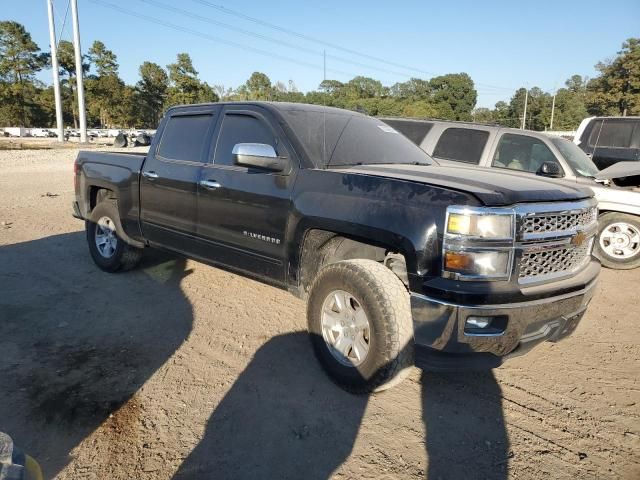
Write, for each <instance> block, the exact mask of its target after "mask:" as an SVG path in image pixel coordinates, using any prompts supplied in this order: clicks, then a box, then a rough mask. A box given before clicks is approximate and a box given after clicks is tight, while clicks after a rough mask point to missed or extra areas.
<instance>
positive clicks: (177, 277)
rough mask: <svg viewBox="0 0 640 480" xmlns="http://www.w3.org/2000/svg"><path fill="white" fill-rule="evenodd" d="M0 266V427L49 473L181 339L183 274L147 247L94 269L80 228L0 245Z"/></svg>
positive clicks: (186, 320)
mask: <svg viewBox="0 0 640 480" xmlns="http://www.w3.org/2000/svg"><path fill="white" fill-rule="evenodd" d="M0 266H1V267H0V268H1V270H0V392H1V393H0V397H1V401H0V430H1V431H4V432H6V433H8V434H9V435H11V436H12V437H13V439H14V441H15V443H16V444H17V445H20V446H22V447H23V448H24V449H25V450H27V451H28V452H29V453H30V454H31V455H32V456H33V457H35V458H36V459H37V460H38V461H39V463H40V464H41V466H42V468H43V471H44V475H45V478H51V477H53V476H55V475H56V474H57V473H58V472H60V471H61V470H62V469H63V468H64V467H65V465H66V464H67V463H68V462H69V461H70V456H69V455H70V452H71V451H72V449H73V448H74V447H76V446H77V445H78V444H79V443H80V442H81V441H82V440H83V439H85V438H86V437H87V436H88V435H90V434H91V433H92V432H93V431H94V430H95V429H96V428H97V427H98V426H100V425H101V424H102V423H103V422H104V421H105V420H106V419H107V418H109V416H110V415H111V414H112V413H114V412H116V411H117V410H118V409H119V408H121V407H122V406H123V405H124V404H125V403H127V402H130V401H131V399H132V397H133V396H134V394H135V392H137V391H138V389H139V388H140V387H141V386H142V385H143V384H144V383H145V381H146V380H147V379H148V378H149V377H150V376H151V375H153V374H154V373H155V372H156V371H157V370H158V369H159V368H160V367H161V366H162V365H163V364H164V363H165V362H166V361H167V360H168V359H169V358H170V357H171V356H172V354H173V353H174V352H175V351H176V349H177V348H178V347H179V346H180V345H181V344H182V342H183V341H184V340H185V339H186V338H187V336H188V335H189V333H190V332H191V327H192V317H193V313H192V308H191V305H190V303H189V301H188V299H187V298H186V297H185V296H184V294H183V293H182V290H181V289H180V281H181V280H182V279H183V278H184V277H185V276H186V275H188V274H189V273H190V272H189V271H187V270H185V260H183V259H180V258H174V257H170V256H168V255H165V254H162V253H159V252H150V254H149V255H147V254H146V253H145V257H144V259H143V262H142V265H141V267H140V268H139V269H138V270H136V271H134V272H130V273H128V274H126V275H119V274H116V275H110V274H107V273H103V272H101V271H100V270H99V269H98V268H97V267H96V266H95V265H94V264H93V262H92V261H91V257H90V256H89V254H88V251H87V246H86V243H85V237H84V233H81V232H77V233H71V234H62V235H55V236H50V237H46V238H42V239H39V240H34V241H29V242H24V243H19V244H15V245H8V246H3V247H0ZM129 413H131V412H129ZM134 413H135V412H134ZM127 418H128V419H129V420H131V421H132V422H134V423H135V422H137V421H138V419H135V418H131V417H130V416H127ZM118 428H119V430H120V434H123V433H124V434H126V431H124V430H126V428H127V425H124V424H121V425H118ZM132 428H133V427H132Z"/></svg>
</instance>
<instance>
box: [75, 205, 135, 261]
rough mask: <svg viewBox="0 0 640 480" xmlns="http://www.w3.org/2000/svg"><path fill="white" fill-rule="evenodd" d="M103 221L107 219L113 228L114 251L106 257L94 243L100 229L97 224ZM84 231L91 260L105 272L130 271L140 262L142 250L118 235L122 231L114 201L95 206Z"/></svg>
mask: <svg viewBox="0 0 640 480" xmlns="http://www.w3.org/2000/svg"><path fill="white" fill-rule="evenodd" d="M103 219H109V220H110V221H111V224H112V225H113V226H114V230H113V232H114V241H115V249H113V251H112V253H111V255H108V256H107V255H105V254H104V253H103V252H101V251H100V249H99V247H98V244H97V242H96V235H97V233H98V231H100V230H99V229H100V228H101V227H99V225H98V223H99V222H101V221H102V220H103ZM85 231H86V233H87V244H88V245H89V252H90V253H91V258H93V261H94V262H95V264H96V265H97V266H98V267H100V268H101V269H102V270H104V271H105V272H110V273H113V272H118V271H126V270H131V269H132V268H134V267H135V266H136V265H138V263H139V262H140V259H141V258H142V249H141V248H137V247H134V246H132V245H129V244H127V243H126V242H125V241H124V240H123V239H122V238H121V236H120V235H119V233H118V232H121V231H122V226H121V224H120V217H119V215H118V206H117V204H116V201H115V200H111V199H106V200H103V201H101V202H100V203H98V205H96V207H95V208H94V209H93V211H92V212H91V216H90V219H89V220H87V221H86V222H85Z"/></svg>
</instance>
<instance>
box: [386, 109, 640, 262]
mask: <svg viewBox="0 0 640 480" xmlns="http://www.w3.org/2000/svg"><path fill="white" fill-rule="evenodd" d="M381 120H382V121H384V122H385V123H387V124H388V125H390V126H392V127H393V128H394V129H396V130H397V131H399V132H400V133H402V134H403V135H405V136H406V137H408V138H409V139H410V140H411V141H413V142H414V143H415V144H416V145H418V146H419V147H420V148H422V149H423V150H424V151H426V152H427V153H428V154H429V155H431V156H432V157H434V158H435V159H436V160H437V161H438V163H442V164H447V163H449V162H455V164H457V165H460V164H461V163H462V164H466V165H468V166H469V167H470V168H478V167H480V168H501V169H508V170H512V171H518V172H522V174H524V175H540V176H544V177H548V178H551V179H553V180H554V181H562V182H570V183H572V184H576V183H579V184H582V185H586V186H589V187H590V188H591V189H592V190H593V191H594V193H595V196H596V198H597V200H598V209H599V217H598V220H599V227H598V239H597V242H596V245H595V249H594V252H595V254H596V256H597V257H598V258H599V259H600V261H601V262H602V264H603V265H604V266H606V267H609V268H616V269H630V268H636V267H639V266H640V189H638V188H637V187H629V188H620V187H616V186H615V185H613V184H612V182H611V180H612V179H614V178H616V176H630V175H638V174H640V162H623V163H624V164H626V165H623V163H618V164H616V165H613V166H611V167H609V168H607V169H605V170H602V171H600V170H598V167H596V165H595V164H594V163H593V162H592V161H591V159H590V158H589V157H588V156H587V155H586V154H585V153H584V152H583V151H582V150H581V149H580V148H579V147H578V146H576V145H575V144H573V143H572V142H570V141H569V140H566V139H564V138H561V137H556V136H550V135H547V134H545V133H541V132H533V131H528V130H517V129H514V128H504V127H500V126H492V125H480V124H474V123H465V122H447V121H435V120H433V121H432V120H414V119H406V118H381ZM550 221H553V219H550Z"/></svg>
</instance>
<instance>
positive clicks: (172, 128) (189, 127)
mask: <svg viewBox="0 0 640 480" xmlns="http://www.w3.org/2000/svg"><path fill="white" fill-rule="evenodd" d="M212 120H213V115H211V114H197V115H174V116H171V117H169V120H167V124H166V125H165V127H164V130H163V132H162V139H161V140H160V145H159V146H158V150H157V152H156V155H157V156H158V157H160V158H163V159H167V160H178V161H185V162H201V161H202V157H203V153H204V149H205V145H206V144H207V141H208V140H209V137H210V134H209V129H210V127H211V123H212Z"/></svg>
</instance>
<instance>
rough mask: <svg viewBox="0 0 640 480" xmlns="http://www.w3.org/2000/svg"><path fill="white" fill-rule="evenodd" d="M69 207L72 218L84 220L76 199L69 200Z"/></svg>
mask: <svg viewBox="0 0 640 480" xmlns="http://www.w3.org/2000/svg"><path fill="white" fill-rule="evenodd" d="M71 208H73V213H72V214H71V215H73V217H74V218H78V219H80V220H84V217H83V216H82V214H81V213H80V205H78V202H77V200H74V201H73V202H71Z"/></svg>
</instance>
